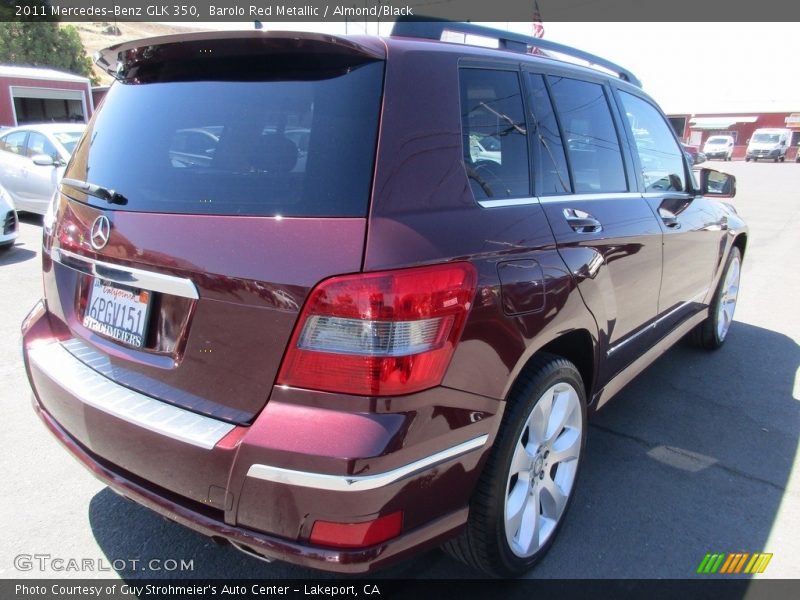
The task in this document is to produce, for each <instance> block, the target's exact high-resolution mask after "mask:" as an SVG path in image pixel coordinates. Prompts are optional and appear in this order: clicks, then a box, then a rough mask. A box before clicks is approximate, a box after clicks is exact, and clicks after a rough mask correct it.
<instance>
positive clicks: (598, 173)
mask: <svg viewBox="0 0 800 600" xmlns="http://www.w3.org/2000/svg"><path fill="white" fill-rule="evenodd" d="M548 80H549V82H550V89H551V91H552V94H553V102H554V104H555V106H556V111H557V112H558V117H559V119H560V121H561V128H562V130H563V132H564V137H565V138H566V140H567V155H568V156H569V162H570V166H571V167H572V177H573V180H574V183H575V192H576V193H597V192H624V191H627V189H628V185H627V181H626V179H625V168H624V166H623V163H622V154H621V152H620V145H619V138H618V137H617V131H616V128H615V127H614V121H613V119H612V117H611V111H610V109H609V106H608V100H607V99H606V95H605V92H604V91H603V86H601V85H599V84H597V83H591V82H589V81H578V80H576V79H568V78H565V77H554V76H548Z"/></svg>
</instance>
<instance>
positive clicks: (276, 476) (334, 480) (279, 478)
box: [247, 435, 489, 492]
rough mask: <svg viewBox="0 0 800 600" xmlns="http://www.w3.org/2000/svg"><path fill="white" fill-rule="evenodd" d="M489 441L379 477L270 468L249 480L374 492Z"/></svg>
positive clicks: (253, 469) (255, 469)
mask: <svg viewBox="0 0 800 600" xmlns="http://www.w3.org/2000/svg"><path fill="white" fill-rule="evenodd" d="M488 439H489V436H488V435H481V436H479V437H476V438H473V439H471V440H467V441H466V442H462V443H461V444H458V445H456V446H452V447H450V448H447V449H445V450H442V451H441V452H437V453H436V454H431V455H430V456H426V457H425V458H421V459H420V460H417V461H414V462H412V463H409V464H407V465H403V466H402V467H398V468H396V469H392V470H391V471H385V472H383V473H376V474H375V475H328V474H326V473H312V472H309V471H294V470H292V469H283V468H281V467H273V466H270V465H259V464H255V465H251V466H250V469H248V471H247V476H248V477H254V478H256V479H263V480H265V481H272V482H274V483H283V484H286V485H296V486H299V487H307V488H314V489H319V490H330V491H334V492H363V491H364V490H374V489H377V488H380V487H384V486H387V485H389V484H391V483H395V482H396V481H400V480H401V479H406V478H408V477H411V476H412V475H415V474H417V473H419V472H420V471H423V470H425V469H429V468H431V467H434V466H436V465H438V464H440V463H443V462H445V461H447V460H450V459H453V458H457V457H459V456H461V455H463V454H466V453H467V452H471V451H472V450H476V449H477V448H481V447H482V446H484V445H485V444H486V441H487V440H488Z"/></svg>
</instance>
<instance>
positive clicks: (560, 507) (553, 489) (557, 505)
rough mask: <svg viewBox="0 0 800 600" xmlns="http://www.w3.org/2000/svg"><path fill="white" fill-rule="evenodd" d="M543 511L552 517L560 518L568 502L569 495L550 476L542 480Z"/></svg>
mask: <svg viewBox="0 0 800 600" xmlns="http://www.w3.org/2000/svg"><path fill="white" fill-rule="evenodd" d="M540 483H541V490H542V498H541V503H542V512H543V513H544V515H545V516H546V517H548V518H550V519H554V520H558V518H559V517H560V516H561V513H562V512H564V506H566V504H567V495H566V494H565V493H564V492H563V491H562V490H561V488H560V487H559V486H558V484H557V483H556V482H555V481H553V480H552V479H551V478H550V477H549V476H546V477H545V478H544V479H542V480H541V482H540Z"/></svg>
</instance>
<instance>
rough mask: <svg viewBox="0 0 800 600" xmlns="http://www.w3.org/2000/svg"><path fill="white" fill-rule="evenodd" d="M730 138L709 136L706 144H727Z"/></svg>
mask: <svg viewBox="0 0 800 600" xmlns="http://www.w3.org/2000/svg"><path fill="white" fill-rule="evenodd" d="M727 143H728V138H708V141H707V142H706V144H710V145H712V146H716V145H717V144H727Z"/></svg>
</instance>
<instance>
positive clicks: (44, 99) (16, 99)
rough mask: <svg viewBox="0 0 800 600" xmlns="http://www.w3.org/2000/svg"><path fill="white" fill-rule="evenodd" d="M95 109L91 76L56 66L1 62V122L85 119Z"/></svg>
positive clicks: (78, 121)
mask: <svg viewBox="0 0 800 600" xmlns="http://www.w3.org/2000/svg"><path fill="white" fill-rule="evenodd" d="M92 112H94V102H93V100H92V93H91V87H90V83H89V80H88V79H87V78H86V77H80V76H78V75H73V74H72V73H64V72H62V71H55V70H53V69H40V68H35V67H19V66H16V65H0V126H15V125H24V124H25V123H48V122H65V121H66V122H72V123H86V122H88V121H89V118H90V117H91V116H92Z"/></svg>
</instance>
